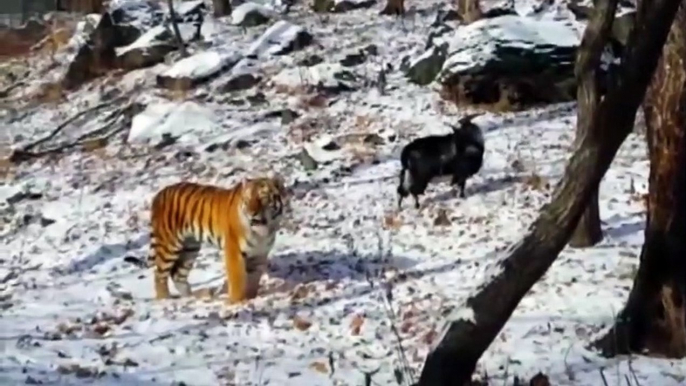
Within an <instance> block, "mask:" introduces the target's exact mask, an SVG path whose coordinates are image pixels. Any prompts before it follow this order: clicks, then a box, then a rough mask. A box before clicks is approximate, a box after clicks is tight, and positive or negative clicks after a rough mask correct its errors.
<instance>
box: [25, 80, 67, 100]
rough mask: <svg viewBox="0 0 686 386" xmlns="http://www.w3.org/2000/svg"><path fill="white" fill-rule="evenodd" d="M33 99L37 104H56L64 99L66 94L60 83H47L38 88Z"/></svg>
mask: <svg viewBox="0 0 686 386" xmlns="http://www.w3.org/2000/svg"><path fill="white" fill-rule="evenodd" d="M33 99H34V100H35V101H36V102H38V103H58V102H61V101H63V100H64V99H66V93H65V90H64V87H63V86H62V84H61V83H59V82H49V83H44V84H42V85H41V86H40V88H39V89H38V91H37V92H36V93H35V94H34V96H33Z"/></svg>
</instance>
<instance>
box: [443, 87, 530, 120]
mask: <svg viewBox="0 0 686 386" xmlns="http://www.w3.org/2000/svg"><path fill="white" fill-rule="evenodd" d="M499 88H500V90H499V99H498V100H497V101H495V102H494V103H473V102H472V99H471V98H470V97H469V96H468V95H467V92H466V91H465V89H464V87H463V85H462V84H459V85H456V86H444V87H443V88H442V89H441V91H440V96H441V98H443V100H446V101H449V102H452V103H454V104H455V105H456V106H460V107H462V106H468V107H472V108H476V109H478V110H484V111H488V112H492V113H505V112H513V111H519V110H521V109H522V108H523V106H522V105H521V104H519V103H517V102H516V101H517V92H516V90H515V89H514V87H512V86H508V85H504V84H500V85H499ZM438 108H439V109H445V106H444V105H439V107H438Z"/></svg>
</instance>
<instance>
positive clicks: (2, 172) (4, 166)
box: [0, 156, 13, 181]
mask: <svg viewBox="0 0 686 386" xmlns="http://www.w3.org/2000/svg"><path fill="white" fill-rule="evenodd" d="M12 175H13V173H12V162H10V160H9V157H5V156H2V157H0V178H1V179H3V180H5V181H8V180H10V179H12Z"/></svg>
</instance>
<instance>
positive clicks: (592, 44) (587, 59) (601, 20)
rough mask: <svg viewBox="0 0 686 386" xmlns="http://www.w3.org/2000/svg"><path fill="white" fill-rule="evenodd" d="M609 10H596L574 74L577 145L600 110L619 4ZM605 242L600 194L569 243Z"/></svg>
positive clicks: (572, 244)
mask: <svg viewBox="0 0 686 386" xmlns="http://www.w3.org/2000/svg"><path fill="white" fill-rule="evenodd" d="M608 6H609V7H610V8H609V9H600V8H596V10H595V11H594V14H593V15H592V17H593V18H596V19H597V20H594V22H591V23H589V24H588V26H587V27H586V30H585V31H584V37H583V40H582V41H581V46H580V47H579V50H578V54H577V58H576V66H575V68H574V73H575V76H576V81H577V90H576V99H577V115H576V117H577V120H576V143H577V144H578V143H579V141H580V140H581V138H583V137H584V136H585V135H587V133H588V131H589V130H590V127H591V119H592V118H593V115H594V114H595V112H596V110H597V109H598V103H599V102H600V94H599V87H598V86H599V84H598V80H599V79H598V75H599V74H598V70H599V67H600V57H601V55H602V53H603V48H605V45H606V44H607V41H608V39H609V37H610V33H611V32H612V23H613V21H614V19H615V12H616V11H617V2H616V1H611V2H610V4H608ZM602 239H603V231H602V230H601V229H600V210H599V208H598V190H596V191H594V192H593V194H592V195H591V199H590V201H589V203H588V206H587V207H586V210H585V211H584V214H583V215H582V216H581V220H579V224H578V225H577V227H576V230H575V231H574V234H572V238H571V239H570V240H569V245H570V246H572V247H590V246H593V245H595V244H597V243H599V242H600V241H601V240H602Z"/></svg>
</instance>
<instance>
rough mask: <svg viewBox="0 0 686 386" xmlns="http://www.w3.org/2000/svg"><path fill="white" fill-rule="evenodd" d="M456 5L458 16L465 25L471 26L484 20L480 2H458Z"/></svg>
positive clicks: (460, 0) (471, 0)
mask: <svg viewBox="0 0 686 386" xmlns="http://www.w3.org/2000/svg"><path fill="white" fill-rule="evenodd" d="M455 5H456V8H457V14H458V15H459V16H460V19H461V20H462V22H463V23H465V24H470V23H473V22H475V21H477V20H479V19H481V18H483V12H482V11H481V5H480V4H479V0H457V2H456V4H455Z"/></svg>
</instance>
